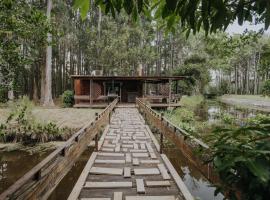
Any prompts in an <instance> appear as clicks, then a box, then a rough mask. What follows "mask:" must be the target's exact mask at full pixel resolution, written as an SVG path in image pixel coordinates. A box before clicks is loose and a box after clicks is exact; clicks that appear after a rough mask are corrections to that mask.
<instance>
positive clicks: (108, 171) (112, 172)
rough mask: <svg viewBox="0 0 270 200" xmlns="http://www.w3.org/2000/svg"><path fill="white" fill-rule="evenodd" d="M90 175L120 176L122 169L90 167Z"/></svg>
mask: <svg viewBox="0 0 270 200" xmlns="http://www.w3.org/2000/svg"><path fill="white" fill-rule="evenodd" d="M90 173H91V174H107V175H122V174H123V168H107V167H92V168H91V169H90Z"/></svg>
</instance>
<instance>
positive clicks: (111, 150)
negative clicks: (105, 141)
mask: <svg viewBox="0 0 270 200" xmlns="http://www.w3.org/2000/svg"><path fill="white" fill-rule="evenodd" d="M101 151H107V152H114V149H112V148H106V147H103V148H102V149H101Z"/></svg>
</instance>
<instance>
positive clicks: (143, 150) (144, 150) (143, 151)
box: [130, 149, 147, 153]
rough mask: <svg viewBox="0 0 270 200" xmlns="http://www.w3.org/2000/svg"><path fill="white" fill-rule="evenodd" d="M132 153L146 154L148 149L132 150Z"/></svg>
mask: <svg viewBox="0 0 270 200" xmlns="http://www.w3.org/2000/svg"><path fill="white" fill-rule="evenodd" d="M130 152H131V153H146V152H147V150H146V149H130Z"/></svg>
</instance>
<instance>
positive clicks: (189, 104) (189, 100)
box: [180, 95, 204, 110]
mask: <svg viewBox="0 0 270 200" xmlns="http://www.w3.org/2000/svg"><path fill="white" fill-rule="evenodd" d="M203 101H204V98H203V96H202V95H194V96H183V97H182V98H181V101H180V104H181V105H182V106H183V107H185V108H188V109H192V110H194V109H195V108H196V106H198V105H199V104H200V103H202V102H203Z"/></svg>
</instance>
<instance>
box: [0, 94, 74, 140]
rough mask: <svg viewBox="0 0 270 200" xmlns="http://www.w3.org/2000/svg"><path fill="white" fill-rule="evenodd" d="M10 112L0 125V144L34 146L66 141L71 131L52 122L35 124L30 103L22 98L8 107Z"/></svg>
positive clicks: (25, 98)
mask: <svg viewBox="0 0 270 200" xmlns="http://www.w3.org/2000/svg"><path fill="white" fill-rule="evenodd" d="M10 106H11V107H12V111H11V113H10V115H9V116H8V118H7V121H6V123H5V124H0V141H1V142H22V143H23V144H35V143H39V142H43V143H44V142H48V141H52V140H66V139H67V138H68V137H69V136H70V135H71V130H69V129H67V128H58V127H57V125H56V124H55V123H53V122H49V123H48V124H42V123H39V122H36V121H35V120H34V118H33V116H32V112H31V111H32V106H33V104H32V102H31V101H30V100H29V99H28V98H27V97H23V98H22V99H20V100H18V101H17V102H15V103H13V104H12V105H10Z"/></svg>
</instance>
